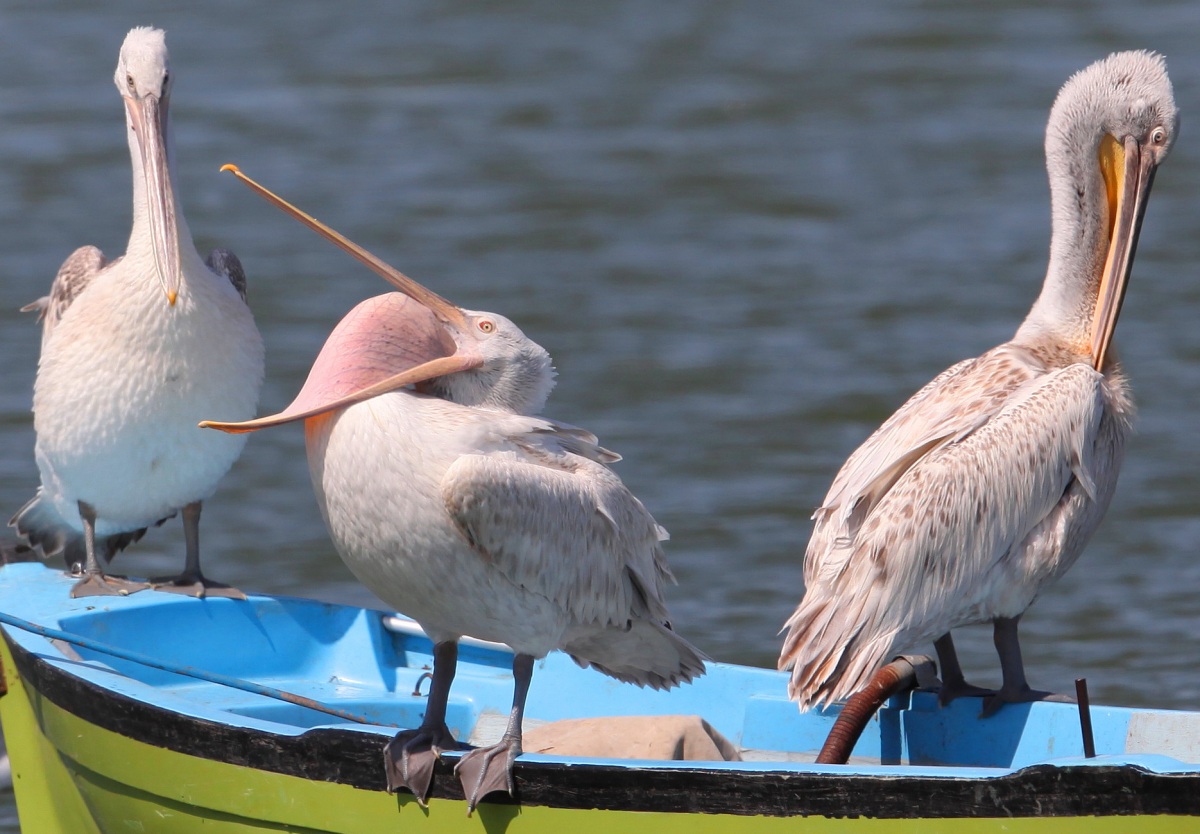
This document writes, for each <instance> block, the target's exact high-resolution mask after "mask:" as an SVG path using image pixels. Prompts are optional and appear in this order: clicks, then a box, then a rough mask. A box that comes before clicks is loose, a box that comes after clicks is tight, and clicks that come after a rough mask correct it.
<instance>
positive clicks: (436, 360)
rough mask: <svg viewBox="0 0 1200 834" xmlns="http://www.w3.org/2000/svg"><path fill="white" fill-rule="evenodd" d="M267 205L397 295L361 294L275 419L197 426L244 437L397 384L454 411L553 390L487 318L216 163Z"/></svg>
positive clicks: (532, 351)
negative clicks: (349, 257) (362, 267)
mask: <svg viewBox="0 0 1200 834" xmlns="http://www.w3.org/2000/svg"><path fill="white" fill-rule="evenodd" d="M222 170H229V171H232V172H233V173H234V174H235V175H236V176H238V177H239V178H240V179H241V180H242V181H243V182H245V183H246V184H247V185H249V186H250V187H251V188H252V189H254V190H255V191H256V192H257V193H258V194H260V195H261V196H263V197H264V198H265V199H267V200H268V201H269V202H271V203H272V204H274V205H276V206H278V207H279V208H281V209H282V210H283V211H285V212H287V213H288V214H290V215H292V216H293V217H295V218H296V219H298V220H300V222H302V223H304V224H305V225H306V226H308V227H309V228H311V229H313V230H314V231H316V232H317V233H319V234H320V235H322V236H323V237H325V238H326V239H328V240H330V241H332V242H333V243H335V244H336V245H337V246H339V247H341V248H342V249H344V250H345V251H347V252H349V253H350V254H351V255H353V256H354V257H355V258H357V259H358V260H360V261H362V262H363V263H364V264H366V265H367V266H369V267H370V268H371V269H372V270H374V271H375V272H377V273H378V274H379V275H381V276H382V277H383V278H384V279H386V280H387V281H388V282H389V283H391V284H392V285H393V286H394V287H395V288H396V289H397V290H399V292H392V293H386V294H384V295H379V296H375V297H374V298H368V299H367V300H366V301H363V302H361V303H360V304H358V305H357V306H356V307H354V309H352V310H351V311H350V312H349V313H347V314H346V316H345V317H344V318H343V319H342V320H341V321H340V322H338V324H337V326H336V327H335V328H334V329H333V332H332V333H331V334H330V335H329V338H328V339H327V340H326V341H325V345H324V346H323V347H322V348H321V352H320V354H318V356H317V359H316V361H315V362H314V363H313V367H312V369H311V370H310V371H309V374H308V379H307V380H305V383H304V386H303V387H302V388H301V389H300V393H299V394H298V395H297V396H296V399H295V400H293V401H292V403H291V404H290V405H289V406H288V407H287V408H285V409H284V410H283V411H281V412H279V413H278V414H274V415H271V416H269V417H260V418H258V419H257V420H248V421H246V422H242V423H221V422H213V421H208V420H206V421H204V422H202V423H201V424H200V426H201V427H203V428H214V429H220V430H221V431H227V432H235V433H236V432H247V431H255V430H257V429H262V428H267V427H268V426H277V425H281V424H283V423H289V422H292V421H294V420H305V419H308V418H311V417H318V416H320V415H322V414H326V413H329V412H331V411H335V410H337V409H340V408H345V407H347V406H350V405H353V404H354V403H358V402H362V401H364V400H368V399H370V398H371V397H377V396H379V395H380V394H385V393H387V392H389V391H395V390H397V389H399V388H403V387H405V386H409V385H412V386H416V387H417V389H418V390H419V391H422V392H424V393H428V394H432V395H435V396H440V397H443V398H445V399H448V400H451V401H452V402H455V403H458V404H459V405H465V406H480V407H484V408H494V409H499V410H504V411H510V412H513V413H518V414H536V413H537V412H539V411H540V410H541V409H542V406H544V405H545V403H546V398H547V397H549V395H550V391H551V389H552V388H553V387H554V368H553V365H552V363H551V360H550V355H549V354H548V353H547V352H546V351H545V349H543V348H542V347H541V346H540V345H538V344H536V343H535V342H533V341H531V340H530V339H529V338H528V337H526V336H525V334H524V333H522V332H521V330H520V329H519V328H518V327H517V326H516V325H515V324H513V323H512V322H511V321H509V320H508V319H506V318H505V317H504V316H499V315H496V314H494V313H483V312H476V311H472V310H463V309H460V308H459V307H457V306H455V305H454V304H452V303H451V302H449V301H447V300H446V299H444V298H442V297H441V296H440V295H438V294H437V293H435V292H433V291H432V290H430V289H428V288H426V287H424V286H422V285H421V284H418V283H417V282H416V281H414V280H412V279H411V278H409V277H408V276H406V275H404V274H403V273H401V272H400V271H399V270H397V269H395V268H393V267H391V266H389V265H388V264H386V263H384V262H383V261H381V260H379V258H377V257H375V256H374V255H372V254H371V253H370V252H368V251H367V250H365V249H363V248H362V247H361V246H359V245H358V244H356V243H353V242H352V241H350V240H348V239H346V238H345V237H343V236H342V235H341V234H339V233H338V232H335V231H334V230H333V229H330V228H329V227H328V226H326V225H324V224H323V223H321V222H320V221H319V220H317V219H315V218H313V217H311V216H310V215H308V214H305V213H304V212H302V211H300V210H299V209H297V208H296V207H295V206H293V205H291V204H290V203H288V202H287V201H285V200H284V199H283V198H281V197H279V196H277V195H275V194H273V193H272V192H270V191H268V190H267V189H265V188H263V187H262V186H261V185H259V184H258V183H256V182H254V181H253V180H251V179H250V178H249V177H247V176H246V175H245V174H243V173H242V172H241V171H239V170H238V169H237V167H236V166H233V165H226V166H225V167H224V168H222Z"/></svg>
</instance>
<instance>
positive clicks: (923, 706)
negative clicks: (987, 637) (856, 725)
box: [0, 562, 1200, 834]
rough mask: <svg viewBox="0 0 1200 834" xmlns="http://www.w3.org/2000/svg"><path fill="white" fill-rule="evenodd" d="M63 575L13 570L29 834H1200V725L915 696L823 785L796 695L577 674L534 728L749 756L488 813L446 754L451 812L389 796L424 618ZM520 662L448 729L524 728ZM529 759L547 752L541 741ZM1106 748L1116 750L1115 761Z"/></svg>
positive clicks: (621, 779) (478, 679) (746, 678)
mask: <svg viewBox="0 0 1200 834" xmlns="http://www.w3.org/2000/svg"><path fill="white" fill-rule="evenodd" d="M74 581H75V580H74V579H73V578H71V577H70V576H68V575H66V574H64V573H63V572H61V571H59V570H55V569H52V568H50V567H46V566H44V565H42V564H41V563H36V562H25V563H14V564H7V565H4V566H3V567H0V617H2V618H3V622H4V623H5V624H4V626H3V628H2V630H3V636H4V640H3V641H0V663H2V666H3V669H2V671H3V690H4V694H3V695H2V696H0V722H2V723H3V730H4V735H5V739H6V741H7V744H8V752H9V756H10V758H11V763H12V773H13V781H14V790H15V793H16V801H17V807H18V813H19V816H20V819H21V824H22V828H23V830H25V831H31V832H32V831H36V832H46V833H47V834H54V832H64V834H68V833H69V834H81V833H82V832H110V831H145V832H156V831H166V832H192V831H196V832H201V831H202V832H247V831H273V832H278V831H303V832H342V833H344V834H371V832H407V831H417V832H424V831H430V832H434V831H436V832H457V831H484V832H507V833H509V834H519V832H525V831H537V832H540V831H547V832H551V831H552V832H562V831H570V832H572V834H575V832H580V834H582V833H583V832H590V831H604V832H627V831H628V832H650V831H653V832H656V834H661V833H662V832H671V831H688V832H701V833H703V832H710V831H712V832H716V831H720V832H758V831H762V832H793V831H795V832H810V831H811V832H830V831H834V832H841V831H866V832H874V831H880V832H894V831H922V832H951V831H953V832H956V833H958V834H962V832H984V831H997V832H999V831H1005V832H1024V831H1029V832H1047V831H1085V830H1086V831H1088V832H1115V831H1132V830H1136V831H1139V832H1154V831H1163V832H1166V831H1170V832H1179V831H1188V830H1200V712H1189V711H1172V710H1153V709H1133V708H1123V707H1103V706H1092V707H1091V708H1090V710H1088V714H1089V715H1090V719H1091V726H1092V738H1093V744H1094V747H1095V755H1094V756H1088V755H1085V749H1084V734H1083V733H1082V732H1081V730H1080V720H1079V718H1080V710H1079V709H1078V707H1077V706H1076V705H1074V704H1064V703H1048V702H1041V703H1033V704H1021V705H1010V706H1005V707H1004V708H1003V709H1002V710H1001V711H1000V712H999V714H997V715H996V716H994V717H991V718H988V719H980V718H979V717H978V713H979V701H978V700H977V699H971V698H963V699H959V700H957V701H955V702H953V703H952V704H950V705H949V706H947V707H945V708H942V707H940V706H939V705H938V703H937V696H936V693H934V692H932V691H927V690H916V691H912V692H907V693H904V694H899V695H896V696H894V697H891V698H890V699H889V700H887V701H886V703H885V704H884V705H883V707H882V708H881V709H879V711H878V712H877V713H876V714H875V715H874V716H873V717H871V718H870V720H869V721H868V723H867V724H866V727H865V729H864V731H863V732H862V734H861V736H860V737H859V738H858V741H857V744H856V745H855V746H854V749H853V751H852V754H851V758H850V760H849V763H847V764H815V763H814V759H815V756H816V753H817V751H818V750H820V748H821V747H822V745H823V743H824V742H825V739H826V737H827V736H828V735H829V732H830V730H831V728H832V727H833V726H834V722H835V721H836V720H837V718H838V714H839V709H840V708H839V707H838V706H837V705H835V706H833V707H830V708H827V709H825V710H823V711H815V712H809V713H805V714H801V713H799V711H798V710H797V709H796V706H795V704H794V703H792V702H790V701H788V699H787V697H786V675H784V674H783V673H779V672H776V671H774V670H767V669H757V668H751V667H745V666H737V665H732V664H725V663H712V664H711V666H710V669H709V672H708V674H707V675H705V676H704V677H703V678H701V679H699V680H697V681H695V682H694V683H693V684H691V685H688V686H683V687H681V688H679V689H676V690H673V691H670V692H654V691H648V690H643V689H639V688H637V687H634V686H630V685H626V684H620V683H617V682H615V681H612V680H610V679H608V678H606V677H604V676H602V675H599V674H597V673H596V672H595V671H589V670H584V669H580V668H578V667H577V666H576V665H575V664H574V662H572V661H571V659H570V658H568V657H566V656H565V655H561V654H557V653H555V654H551V655H550V656H549V657H548V658H546V659H545V660H544V661H541V662H540V663H539V666H538V668H537V669H536V671H535V673H534V675H535V678H537V679H538V685H537V686H535V687H533V691H532V692H531V694H530V698H529V703H528V707H527V712H526V727H527V730H528V729H529V728H531V727H533V728H536V727H546V726H553V724H552V722H558V721H561V720H564V719H578V718H597V717H613V716H615V717H620V716H658V717H661V718H659V719H656V720H661V721H664V722H665V721H667V718H666V717H667V716H700V717H702V719H703V720H704V721H705V722H707V725H706V726H709V727H711V728H712V729H713V730H714V734H715V735H719V736H720V737H722V738H724V739H727V740H728V741H730V742H731V743H732V744H733V745H735V746H736V747H737V748H738V751H739V753H740V760H734V761H726V760H718V761H675V760H665V759H664V760H646V759H629V758H589V757H587V756H580V755H549V754H545V753H529V752H527V753H525V754H524V755H522V756H521V757H520V758H519V759H518V760H517V762H516V765H515V768H514V775H515V781H516V791H515V797H510V796H508V795H506V794H501V793H498V794H493V795H491V796H490V797H488V798H487V799H485V800H484V801H483V802H482V803H481V804H480V805H479V807H478V808H477V809H476V810H475V812H474V814H472V815H470V816H468V814H467V813H466V803H465V801H464V799H463V796H462V791H461V788H460V786H459V783H458V781H457V779H455V778H454V776H453V773H452V769H453V764H454V761H455V759H456V756H457V755H458V754H457V753H446V754H445V755H444V757H443V760H442V761H441V762H440V763H439V765H438V769H437V770H436V772H435V775H434V781H433V791H432V794H431V796H430V797H429V800H428V804H427V807H422V806H421V805H419V804H418V803H417V802H416V800H415V798H414V797H413V796H412V795H411V794H408V793H406V792H398V793H396V794H389V793H388V792H387V790H386V787H385V780H384V771H383V748H384V745H385V744H386V743H387V741H388V740H389V739H390V738H391V737H392V736H393V735H394V734H395V732H396V728H397V727H409V726H415V725H416V724H417V723H418V722H419V720H420V718H421V714H422V710H423V705H424V701H425V697H426V695H427V694H428V685H427V678H428V669H429V667H430V666H431V665H432V660H433V658H432V645H431V644H430V642H429V640H428V639H427V638H426V637H425V636H424V634H423V633H422V632H421V631H420V629H419V627H417V626H416V624H415V623H413V622H411V621H410V620H406V619H404V618H402V617H398V616H397V615H395V614H392V613H390V612H384V611H377V610H371V609H365V608H357V607H351V606H343V605H333V604H328V603H324V602H319V601H315V600H308V599H297V598H289V597H281V596H265V595H262V596H259V595H251V596H250V597H249V598H248V599H246V600H244V601H243V600H234V599H225V598H221V599H212V598H210V599H194V598H189V597H182V596H179V595H176V594H162V593H155V592H152V591H145V592H141V593H137V594H133V595H131V596H128V597H105V598H98V597H86V598H82V599H71V598H70V595H69V590H70V587H71V584H72V582H74ZM511 661H512V657H511V654H509V653H508V651H507V650H506V649H505V648H504V647H502V646H498V645H496V644H490V643H484V642H481V641H472V640H465V641H464V644H463V645H462V647H461V649H460V658H459V671H458V676H457V678H456V679H455V682H454V689H453V691H452V694H451V701H450V709H449V712H448V717H447V721H448V723H449V724H450V727H451V730H452V731H454V733H455V736H456V737H457V738H461V739H469V740H470V741H471V743H475V744H478V743H485V742H486V741H487V740H488V739H487V738H486V737H487V735H488V734H489V733H491V734H494V735H498V734H499V732H500V731H501V730H502V728H503V724H504V721H505V719H506V716H507V713H508V709H509V698H510V695H511V691H512V678H511V669H510V665H511ZM527 749H528V745H527ZM1089 752H1090V751H1089Z"/></svg>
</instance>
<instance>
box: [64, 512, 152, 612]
mask: <svg viewBox="0 0 1200 834" xmlns="http://www.w3.org/2000/svg"><path fill="white" fill-rule="evenodd" d="M79 518H80V520H81V521H83V546H84V549H85V550H86V551H87V559H86V562H85V563H84V566H83V578H82V579H80V580H79V581H78V582H76V583H75V584H74V585H73V586H72V587H71V598H72V599H79V598H80V597H115V596H128V595H129V594H132V593H136V592H137V591H144V590H145V589H146V588H149V587H150V586H149V585H148V584H147V583H145V582H137V581H135V580H132V579H126V578H125V577H123V576H107V575H105V573H104V570H103V569H102V568H101V567H100V560H99V559H98V558H97V557H96V508H95V507H93V506H92V505H91V504H89V503H87V502H86V501H80V502H79Z"/></svg>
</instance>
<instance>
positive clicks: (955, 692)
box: [938, 681, 996, 707]
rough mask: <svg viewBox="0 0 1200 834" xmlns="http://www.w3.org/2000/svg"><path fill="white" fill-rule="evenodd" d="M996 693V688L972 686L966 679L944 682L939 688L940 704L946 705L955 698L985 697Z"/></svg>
mask: <svg viewBox="0 0 1200 834" xmlns="http://www.w3.org/2000/svg"><path fill="white" fill-rule="evenodd" d="M995 694H996V690H994V689H987V688H986V687H982V686H972V685H971V684H969V683H967V682H966V681H959V682H958V683H943V684H942V686H941V688H940V689H938V704H940V705H941V706H943V707H944V706H946V705H947V704H949V703H950V702H951V701H953V700H954V699H955V698H985V697H989V696H993V695H995Z"/></svg>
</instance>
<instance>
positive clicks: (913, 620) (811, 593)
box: [779, 52, 1179, 714]
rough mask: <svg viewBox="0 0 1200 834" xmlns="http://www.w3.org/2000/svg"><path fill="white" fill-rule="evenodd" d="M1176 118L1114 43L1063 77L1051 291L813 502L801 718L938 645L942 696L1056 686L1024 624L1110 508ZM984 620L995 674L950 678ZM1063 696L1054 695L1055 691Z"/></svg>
mask: <svg viewBox="0 0 1200 834" xmlns="http://www.w3.org/2000/svg"><path fill="white" fill-rule="evenodd" d="M1178 124H1179V119H1178V113H1177V111H1176V108H1175V102H1174V98H1173V96H1172V91H1171V83H1170V81H1169V80H1168V78H1167V72H1166V65H1165V62H1164V60H1163V58H1162V57H1161V56H1159V55H1156V54H1153V53H1149V52H1122V53H1119V54H1114V55H1111V56H1109V57H1108V58H1106V59H1104V60H1102V61H1098V62H1097V63H1094V64H1092V65H1091V66H1089V67H1087V68H1086V69H1084V70H1082V71H1080V72H1078V73H1076V74H1075V75H1073V76H1072V77H1071V78H1070V79H1069V80H1068V81H1067V83H1066V84H1065V85H1064V86H1063V88H1062V90H1061V91H1060V92H1059V94H1058V97H1057V99H1056V100H1055V102H1054V106H1053V108H1052V109H1051V112H1050V120H1049V124H1048V126H1047V129H1046V167H1047V171H1048V173H1049V179H1050V198H1051V208H1052V234H1051V243H1050V260H1049V267H1048V268H1047V271H1046V279H1045V284H1044V286H1043V287H1042V292H1041V294H1040V296H1039V297H1038V299H1037V301H1036V303H1035V304H1034V305H1033V308H1032V309H1031V310H1030V312H1029V315H1028V316H1027V317H1026V319H1025V321H1024V323H1023V324H1022V325H1021V326H1020V328H1019V329H1018V330H1017V332H1016V335H1015V336H1014V337H1013V339H1012V340H1011V341H1009V342H1006V343H1005V344H1002V345H1000V346H999V347H996V348H993V349H992V350H990V351H988V352H987V353H985V354H983V355H982V356H979V357H977V358H975V359H967V360H965V361H962V362H960V363H958V364H957V365H954V366H953V367H951V368H950V369H949V370H947V371H945V372H944V373H942V374H941V375H940V376H938V377H937V378H936V379H934V380H933V381H932V382H930V383H929V384H928V385H926V386H925V387H924V388H922V389H921V390H920V391H918V392H917V393H916V394H915V395H914V396H913V397H912V399H910V400H909V401H908V402H907V403H905V404H904V405H903V406H902V407H901V408H900V410H899V411H897V412H896V413H895V414H894V415H892V416H891V417H890V418H889V419H888V420H887V421H886V422H885V423H884V424H883V425H882V426H881V427H880V428H879V429H878V430H877V431H876V432H875V433H874V434H873V435H871V437H870V438H868V439H867V441H866V442H865V443H864V444H863V445H862V446H861V447H859V449H858V450H857V451H855V452H854V454H852V455H851V456H850V458H849V459H848V460H847V461H846V463H845V464H844V465H843V466H842V469H841V471H840V472H839V473H838V475H837V477H836V478H835V479H834V482H833V486H832V487H831V488H830V490H829V494H828V495H827V496H826V497H825V500H824V502H823V503H822V505H821V507H820V508H819V509H818V510H817V511H816V513H815V514H814V516H813V517H814V519H815V526H814V530H813V534H812V539H811V540H810V542H809V546H808V550H807V553H806V555H805V562H804V582H805V586H806V590H805V594H804V598H803V599H802V600H801V601H800V604H799V607H797V609H796V611H795V613H794V614H793V615H792V616H791V618H790V619H789V620H788V621H787V623H786V624H785V626H784V628H785V630H786V631H787V635H786V637H785V639H784V644H783V649H782V652H781V654H780V657H779V666H780V668H781V669H791V670H792V675H791V680H790V684H789V693H790V695H791V697H793V698H794V699H796V700H797V701H798V702H799V705H800V708H801V709H802V710H804V709H808V708H810V707H814V706H820V705H822V704H824V703H827V702H829V701H836V700H842V699H844V698H846V697H848V696H850V695H851V694H853V693H854V692H856V691H858V690H860V689H862V688H863V686H865V685H866V683H867V682H868V680H869V679H870V677H871V675H872V674H873V673H874V672H875V671H876V670H877V669H879V668H880V667H881V666H882V665H883V664H885V663H886V662H888V661H889V660H890V659H891V658H892V657H893V656H894V655H896V654H898V653H900V652H901V651H904V650H906V649H908V648H910V647H912V646H914V645H915V644H920V643H925V642H928V641H933V642H934V647H935V649H936V650H937V654H938V659H939V661H940V665H941V667H942V679H943V685H942V691H941V696H940V697H941V700H942V702H943V703H946V702H948V701H949V700H951V699H953V698H954V697H957V696H959V695H964V694H990V695H991V697H990V698H988V699H987V700H986V701H985V702H984V710H983V711H984V714H991V713H992V712H994V711H995V710H997V709H999V708H1000V707H1001V706H1002V705H1003V704H1006V703H1013V702H1022V701H1030V700H1037V699H1041V698H1046V697H1050V693H1045V692H1036V691H1034V690H1032V689H1031V688H1030V687H1029V685H1028V683H1027V682H1026V678H1025V670H1024V666H1023V663H1022V661H1021V649H1020V644H1019V642H1018V638H1017V625H1018V622H1019V621H1020V618H1021V615H1022V614H1023V613H1024V612H1025V610H1026V609H1027V608H1028V607H1029V606H1030V605H1031V604H1032V603H1033V601H1034V599H1035V598H1036V597H1037V595H1038V594H1039V593H1040V592H1041V591H1042V590H1043V589H1044V588H1045V587H1047V586H1048V585H1049V584H1050V583H1051V582H1053V581H1054V580H1056V579H1057V578H1058V577H1060V576H1062V574H1063V573H1064V572H1065V571H1066V570H1067V569H1068V568H1070V567H1071V565H1072V564H1073V563H1074V562H1075V559H1076V558H1077V557H1078V556H1079V554H1080V552H1081V551H1082V550H1083V547H1084V545H1085V544H1086V543H1087V541H1088V539H1089V537H1090V536H1091V535H1092V532H1093V531H1094V530H1095V529H1096V526H1097V525H1098V524H1099V523H1100V519H1101V517H1102V516H1103V515H1104V513H1105V511H1106V510H1107V509H1108V505H1109V501H1110V500H1111V498H1112V495H1113V490H1114V487H1115V486H1116V481H1117V473H1118V470H1119V469H1120V465H1121V460H1122V458H1123V454H1124V449H1125V441H1126V438H1127V436H1128V435H1129V432H1130V429H1131V426H1132V421H1133V401H1132V398H1131V395H1130V390H1129V385H1128V383H1127V382H1126V379H1125V376H1124V374H1123V373H1122V370H1121V365H1120V362H1119V361H1118V359H1117V356H1116V353H1115V350H1114V348H1113V346H1112V335H1113V330H1114V328H1115V327H1116V323H1117V315H1118V313H1119V312H1120V309H1121V302H1122V299H1123V297H1124V295H1125V288H1126V284H1127V281H1128V278H1129V273H1130V269H1131V266H1132V264H1133V256H1134V250H1135V248H1136V246H1137V239H1138V232H1139V230H1140V228H1141V223H1142V217H1143V214H1144V212H1145V209H1146V200H1147V198H1148V196H1149V193H1150V186H1151V182H1152V181H1153V179H1154V173H1155V170H1156V169H1157V168H1158V166H1159V164H1160V163H1161V162H1162V160H1163V159H1164V158H1165V157H1166V155H1167V153H1168V152H1169V151H1170V149H1171V145H1172V143H1173V142H1174V141H1175V135H1176V132H1177V129H1178ZM981 622H991V623H992V624H993V630H994V639H995V645H996V650H997V653H998V654H999V657H1000V666H1001V671H1002V677H1003V682H1002V685H1001V687H1000V689H999V691H997V692H995V693H994V694H992V693H989V692H988V691H986V690H982V689H979V688H976V687H972V686H970V685H969V684H967V683H966V681H965V680H964V678H963V673H962V669H961V667H960V666H959V663H958V659H957V657H956V655H955V651H954V644H953V641H952V639H951V636H950V632H951V630H952V629H954V628H957V627H958V626H962V625H967V624H971V623H981ZM1059 697H1061V696H1059Z"/></svg>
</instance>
